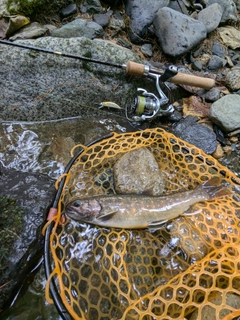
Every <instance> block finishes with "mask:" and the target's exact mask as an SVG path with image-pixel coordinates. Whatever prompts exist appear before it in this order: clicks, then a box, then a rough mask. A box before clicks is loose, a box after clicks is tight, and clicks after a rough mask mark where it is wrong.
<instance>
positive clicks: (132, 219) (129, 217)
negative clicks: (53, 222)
mask: <svg viewBox="0 0 240 320" xmlns="http://www.w3.org/2000/svg"><path fill="white" fill-rule="evenodd" d="M231 194H232V193H231V191H230V190H229V189H228V188H227V187H225V186H224V185H222V184H220V178H219V177H217V176H216V177H213V178H211V179H210V180H207V181H205V182H204V183H203V184H200V185H199V186H197V187H196V188H195V189H192V190H188V191H181V192H178V193H172V194H169V195H164V196H144V195H137V194H136V195H135V194H124V195H120V194H118V195H116V194H114V195H96V196H94V197H83V198H78V199H75V200H72V201H70V202H69V203H68V204H67V205H66V208H65V215H66V217H67V218H69V219H73V220H75V221H81V222H86V223H89V224H94V225H98V226H102V227H110V228H123V229H124V228H125V229H145V228H149V229H151V228H152V229H156V228H158V227H160V226H161V225H162V224H163V223H164V222H166V221H168V220H172V219H174V218H177V217H178V216H180V215H183V214H186V215H191V214H194V212H193V213H187V212H186V211H188V210H189V208H191V206H193V205H194V204H196V203H198V202H203V201H211V200H214V199H216V198H221V197H224V196H229V195H231ZM195 213H196V212H195ZM197 213H199V211H197Z"/></svg>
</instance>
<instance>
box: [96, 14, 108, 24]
mask: <svg viewBox="0 0 240 320" xmlns="http://www.w3.org/2000/svg"><path fill="white" fill-rule="evenodd" d="M109 20H110V17H109V15H108V14H106V13H96V14H94V15H93V21H94V22H96V23H97V24H99V25H100V26H102V27H106V26H107V25H108V23H109Z"/></svg>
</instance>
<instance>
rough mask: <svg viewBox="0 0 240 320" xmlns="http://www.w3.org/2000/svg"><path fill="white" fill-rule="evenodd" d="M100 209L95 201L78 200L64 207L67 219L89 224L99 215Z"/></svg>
mask: <svg viewBox="0 0 240 320" xmlns="http://www.w3.org/2000/svg"><path fill="white" fill-rule="evenodd" d="M101 209H102V207H101V205H100V203H99V202H98V201H97V200H96V199H78V200H75V201H72V202H69V203H68V204H67V205H66V209H65V214H66V216H67V217H69V218H72V219H74V220H79V221H83V222H91V221H92V220H94V219H95V218H96V216H97V215H99V214H100V211H101Z"/></svg>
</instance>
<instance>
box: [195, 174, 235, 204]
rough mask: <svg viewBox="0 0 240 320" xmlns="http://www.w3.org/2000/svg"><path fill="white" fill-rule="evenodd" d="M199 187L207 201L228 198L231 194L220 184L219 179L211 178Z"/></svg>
mask: <svg viewBox="0 0 240 320" xmlns="http://www.w3.org/2000/svg"><path fill="white" fill-rule="evenodd" d="M200 187H201V189H202V190H204V191H205V192H206V193H207V195H208V198H209V200H213V199H215V198H221V197H224V196H229V195H231V194H232V192H231V191H230V190H229V189H228V188H227V187H225V186H224V185H221V184H220V178H219V177H213V178H211V179H209V180H208V181H206V182H204V183H203V184H202V185H201V186H200Z"/></svg>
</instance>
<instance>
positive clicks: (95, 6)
mask: <svg viewBox="0 0 240 320" xmlns="http://www.w3.org/2000/svg"><path fill="white" fill-rule="evenodd" d="M83 7H84V11H82V9H83ZM80 10H81V11H82V12H84V13H85V12H89V13H103V12H104V10H103V7H102V5H101V2H100V1H99V0H85V1H83V3H82V4H81V5H80Z"/></svg>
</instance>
